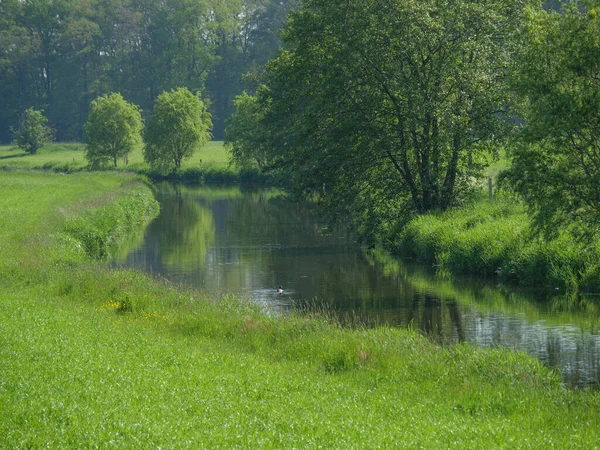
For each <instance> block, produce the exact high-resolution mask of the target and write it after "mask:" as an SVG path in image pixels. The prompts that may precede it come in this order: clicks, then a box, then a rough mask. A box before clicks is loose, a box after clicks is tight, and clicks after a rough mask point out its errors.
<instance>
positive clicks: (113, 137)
mask: <svg viewBox="0 0 600 450" xmlns="http://www.w3.org/2000/svg"><path fill="white" fill-rule="evenodd" d="M84 128H85V142H86V144H87V148H86V153H85V157H86V159H87V160H88V162H89V163H90V165H91V166H92V167H99V166H103V165H105V164H106V163H107V162H109V161H110V162H112V163H113V165H114V167H117V161H118V159H119V158H126V157H127V155H129V153H131V151H132V150H133V147H134V146H135V145H136V144H137V143H139V142H141V140H142V135H141V133H142V130H143V128H144V124H143V122H142V114H141V110H140V109H139V108H138V107H137V106H136V105H133V104H131V103H129V102H127V101H126V100H125V99H124V98H123V97H122V96H121V94H119V93H113V94H108V95H104V96H102V97H98V98H97V99H95V100H93V101H92V103H91V112H90V115H89V117H88V120H87V122H86V123H85V126H84Z"/></svg>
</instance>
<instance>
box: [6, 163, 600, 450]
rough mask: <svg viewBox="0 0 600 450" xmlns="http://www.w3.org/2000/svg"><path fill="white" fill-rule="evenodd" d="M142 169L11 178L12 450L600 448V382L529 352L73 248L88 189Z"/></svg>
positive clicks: (103, 189)
mask: <svg viewBox="0 0 600 450" xmlns="http://www.w3.org/2000/svg"><path fill="white" fill-rule="evenodd" d="M131 181H132V180H131V177H128V176H127V175H117V174H109V173H105V174H74V175H67V176H65V175H62V176H61V175H52V174H45V173H44V174H30V173H21V172H11V173H0V191H1V192H3V195H2V196H1V197H0V210H2V211H6V210H9V209H10V210H11V211H12V214H10V215H8V214H2V215H0V230H3V231H2V233H3V234H2V247H1V248H0V256H1V257H2V261H3V263H2V265H0V275H1V277H0V283H1V285H2V289H1V290H0V343H1V345H0V404H1V405H3V410H2V414H1V415H0V447H3V448H40V447H51V448H85V447H94V446H100V447H103V448H139V447H164V448H236V447H241V448H290V447H295V448H313V447H328V448H377V447H386V448H419V447H423V448H466V447H468V448H486V449H487V448H548V447H550V446H553V445H554V446H556V447H558V448H586V449H588V448H593V446H594V445H595V444H594V443H597V442H600V428H599V427H598V419H599V418H600V397H599V396H598V394H596V393H589V392H567V391H564V390H563V389H562V388H561V387H560V386H559V384H558V382H557V379H556V377H554V376H552V375H551V374H549V373H548V372H547V371H546V370H545V369H543V368H541V367H540V366H539V364H538V363H537V362H536V361H534V360H532V359H530V358H529V357H527V356H525V355H522V354H515V353H510V352H508V351H499V350H478V349H474V348H471V347H468V346H458V347H452V348H442V347H439V346H435V345H433V344H431V343H429V342H428V341H426V340H425V339H423V338H421V337H420V336H419V335H417V334H416V333H410V332H406V331H402V330H391V329H376V330H354V331H351V330H342V329H339V328H338V327H336V326H335V324H332V323H331V322H330V321H329V320H327V319H326V318H325V317H322V316H320V317H301V316H290V317H286V318H275V317H272V316H268V315H265V314H263V313H262V312H260V311H258V310H257V309H256V308H254V307H253V306H252V305H248V304H245V303H244V302H243V301H240V300H237V299H230V298H221V299H214V298H207V297H206V296H204V295H203V294H202V293H198V292H191V291H186V290H184V289H182V288H173V287H172V286H169V285H168V284H166V283H162V282H159V281H154V280H151V279H149V278H147V277H146V276H144V275H141V274H139V273H136V272H129V271H114V270H110V269H108V268H106V267H104V266H103V265H100V264H99V263H94V262H91V261H90V260H88V259H86V258H79V259H78V258H73V257H70V258H66V257H65V255H64V254H63V252H65V251H66V250H64V249H63V247H61V246H60V245H58V243H57V242H55V240H54V238H53V236H56V235H58V232H59V231H61V230H64V223H65V220H67V219H65V218H64V217H65V215H66V216H72V215H73V214H75V217H79V216H81V215H85V214H87V213H86V212H85V211H86V208H88V207H90V206H95V207H98V206H102V205H104V202H103V201H98V200H95V201H92V200H90V199H94V198H97V197H98V196H100V197H102V198H108V199H112V198H114V194H113V192H114V191H117V190H119V189H120V187H121V186H123V185H127V184H128V183H130V182H131ZM117 197H118V196H117ZM82 201H84V203H81V202H82ZM111 202H112V200H111ZM92 217H93V215H92ZM91 225H92V224H90V226H91ZM69 248H72V246H71V247H69Z"/></svg>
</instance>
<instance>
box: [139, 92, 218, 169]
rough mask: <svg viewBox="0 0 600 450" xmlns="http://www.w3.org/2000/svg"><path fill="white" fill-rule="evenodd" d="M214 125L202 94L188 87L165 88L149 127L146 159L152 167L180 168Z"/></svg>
mask: <svg viewBox="0 0 600 450" xmlns="http://www.w3.org/2000/svg"><path fill="white" fill-rule="evenodd" d="M211 128H212V122H211V116H210V113H209V112H208V111H207V110H206V106H205V105H204V102H203V101H202V100H201V99H200V97H199V96H197V95H194V94H192V93H191V92H190V91H189V90H187V89H185V88H179V89H177V90H173V91H170V92H163V93H162V94H161V95H159V96H158V98H157V99H156V103H155V105H154V112H153V115H152V117H151V119H150V121H149V123H148V127H147V129H146V135H145V140H146V146H145V147H144V160H145V161H146V162H147V163H148V164H150V166H151V167H152V168H153V169H158V170H161V171H168V170H172V169H179V168H180V167H181V162H182V161H183V160H184V159H186V158H189V157H191V156H192V155H193V154H194V151H195V149H196V148H197V147H201V146H203V145H204V144H206V143H207V142H208V141H209V140H210V130H211Z"/></svg>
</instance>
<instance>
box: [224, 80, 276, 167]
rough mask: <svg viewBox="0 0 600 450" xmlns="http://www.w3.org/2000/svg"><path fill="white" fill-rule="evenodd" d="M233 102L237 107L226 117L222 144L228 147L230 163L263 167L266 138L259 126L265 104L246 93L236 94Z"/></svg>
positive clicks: (240, 165)
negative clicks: (223, 142)
mask: <svg viewBox="0 0 600 450" xmlns="http://www.w3.org/2000/svg"><path fill="white" fill-rule="evenodd" d="M234 104H235V108H236V110H235V112H234V113H233V114H232V115H231V116H230V117H229V119H227V122H226V128H225V145H226V146H228V147H229V149H230V152H231V162H232V163H233V164H235V165H236V166H238V167H241V168H244V169H252V168H255V167H258V169H260V170H263V169H264V168H265V166H266V164H267V158H268V148H267V141H268V140H267V136H266V133H265V132H264V130H263V129H262V128H261V121H262V120H263V119H264V115H265V107H264V106H263V105H261V104H260V102H259V101H258V99H257V97H255V96H251V95H248V94H247V93H246V92H243V93H242V94H240V95H238V96H237V97H236V98H235V101H234Z"/></svg>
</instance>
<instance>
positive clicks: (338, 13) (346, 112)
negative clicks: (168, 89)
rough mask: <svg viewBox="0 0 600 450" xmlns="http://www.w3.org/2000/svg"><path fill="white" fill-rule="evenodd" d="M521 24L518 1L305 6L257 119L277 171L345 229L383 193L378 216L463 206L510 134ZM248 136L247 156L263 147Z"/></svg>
mask: <svg viewBox="0 0 600 450" xmlns="http://www.w3.org/2000/svg"><path fill="white" fill-rule="evenodd" d="M523 13H524V5H523V2H522V1H520V0H518V1H517V0H506V1H502V2H498V1H485V2H481V1H472V0H462V1H458V2H455V1H442V2H438V1H426V2H423V1H413V0H410V1H397V0H385V1H376V2H367V3H365V2H363V1H358V0H356V1H350V2H347V1H341V0H339V1H324V0H310V1H306V2H304V3H303V6H302V8H301V11H300V12H298V13H292V14H291V16H290V17H291V20H290V22H289V24H288V26H287V28H286V30H285V34H284V36H285V44H286V51H284V52H282V53H280V55H279V56H278V58H277V59H275V60H274V61H272V62H271V63H269V65H268V70H267V77H266V84H267V86H268V88H269V89H268V90H266V91H265V92H264V95H262V96H261V97H262V98H263V99H262V100H261V107H262V108H263V111H262V112H261V111H260V109H259V111H258V114H265V119H264V120H261V121H260V125H259V126H260V130H261V131H264V133H266V134H267V135H268V138H269V143H268V144H269V148H270V151H271V157H272V159H273V165H274V167H275V168H277V169H280V170H281V171H283V172H285V173H286V175H287V176H288V177H289V179H290V182H291V184H292V186H293V188H294V189H295V191H296V192H297V193H300V194H316V195H318V196H319V197H320V198H322V199H323V200H324V201H325V203H326V206H327V208H326V210H327V211H328V212H330V213H331V214H332V215H333V216H334V217H335V216H337V217H341V218H343V220H344V221H346V220H348V217H350V218H354V217H356V216H357V215H360V214H362V211H364V208H365V203H367V204H368V202H363V200H362V199H365V198H367V197H370V198H371V199H373V198H374V197H375V195H374V193H375V192H378V193H382V192H383V193H385V194H384V195H385V201H380V202H379V203H380V204H378V205H376V206H375V205H373V208H372V209H373V212H374V211H375V210H378V211H382V212H384V213H385V214H387V213H388V212H390V210H392V209H394V210H396V211H395V214H396V215H403V216H405V217H407V216H410V215H411V214H413V213H420V212H424V211H431V210H435V209H441V210H444V209H447V208H449V207H451V206H453V205H455V204H458V203H460V202H462V201H464V200H465V198H466V197H467V196H468V195H469V193H470V191H471V190H472V188H473V179H474V178H476V177H479V176H481V173H482V168H483V164H484V162H485V161H486V158H485V157H486V156H487V155H489V154H490V153H494V152H495V148H496V147H495V144H497V143H498V142H499V141H501V140H502V138H504V137H505V136H506V134H507V133H508V131H509V130H510V129H511V128H512V127H513V124H512V123H511V121H509V120H507V116H506V105H507V104H508V103H510V101H511V99H510V98H509V97H508V95H507V89H506V87H507V86H506V75H507V74H508V73H509V72H510V71H511V70H512V67H513V66H512V64H513V61H512V54H513V51H514V47H515V43H514V41H515V40H514V35H515V33H516V31H517V30H518V28H519V26H520V23H521V21H522V19H523ZM261 97H259V99H260V98H261ZM244 106H245V105H244ZM248 126H249V127H250V129H251V130H250V131H251V132H246V133H245V136H244V140H242V139H239V138H238V140H237V141H238V142H239V143H240V144H243V145H245V146H246V147H247V152H249V153H250V152H252V151H254V150H255V149H258V148H262V147H263V144H262V142H260V140H259V139H258V140H257V138H256V137H255V136H256V135H257V134H258V130H252V122H250V124H249V125H248ZM246 140H247V141H248V142H249V144H246ZM257 141H258V142H257ZM356 199H358V201H356ZM381 203H382V204H381ZM392 214H394V213H392ZM378 220H379V221H380V222H383V220H382V219H378V218H377V213H374V214H372V215H371V217H370V218H369V221H371V222H374V224H375V225H376V226H379V225H378V224H377V223H376V222H377V221H378Z"/></svg>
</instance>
